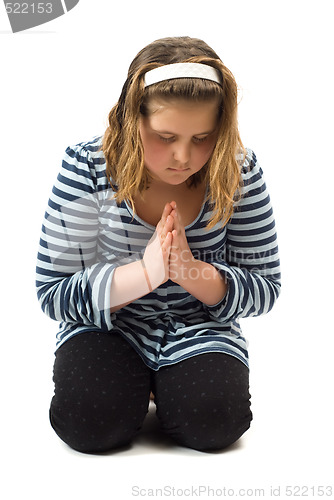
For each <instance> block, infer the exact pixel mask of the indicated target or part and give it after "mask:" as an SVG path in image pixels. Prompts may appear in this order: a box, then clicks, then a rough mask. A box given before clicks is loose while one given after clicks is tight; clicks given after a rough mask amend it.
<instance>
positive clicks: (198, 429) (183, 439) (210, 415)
mask: <svg viewBox="0 0 334 500" xmlns="http://www.w3.org/2000/svg"><path fill="white" fill-rule="evenodd" d="M162 419H163V423H162V426H163V429H164V430H165V432H166V433H167V434H169V435H170V436H171V437H172V438H173V439H174V440H175V441H176V442H178V444H180V445H182V446H186V447H188V448H193V449H196V450H199V451H214V450H222V449H224V448H227V447H228V446H230V445H231V444H233V443H234V442H236V441H237V440H238V439H239V438H240V437H241V436H242V435H243V434H244V433H245V432H246V431H247V430H248V429H249V427H250V423H251V420H252V413H251V411H250V403H249V402H247V403H246V404H245V403H244V402H241V401H224V400H223V399H219V398H205V397H204V398H201V399H199V400H198V401H197V402H196V404H193V405H185V406H184V407H182V406H181V405H178V407H174V408H172V409H169V410H168V411H167V414H165V415H164V416H163V417H162Z"/></svg>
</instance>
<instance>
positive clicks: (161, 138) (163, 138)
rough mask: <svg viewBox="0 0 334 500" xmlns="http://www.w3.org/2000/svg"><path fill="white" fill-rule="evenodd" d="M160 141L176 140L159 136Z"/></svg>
mask: <svg viewBox="0 0 334 500" xmlns="http://www.w3.org/2000/svg"><path fill="white" fill-rule="evenodd" d="M159 139H160V140H161V141H162V142H173V141H174V140H175V137H163V136H162V135H159Z"/></svg>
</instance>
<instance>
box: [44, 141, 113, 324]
mask: <svg viewBox="0 0 334 500" xmlns="http://www.w3.org/2000/svg"><path fill="white" fill-rule="evenodd" d="M91 156H92V155H91V153H90V152H89V151H88V149H85V148H84V147H83V146H81V145H77V146H74V147H68V148H67V149H66V152H65V155H64V159H63V162H62V167H61V171H60V173H59V175H58V178H57V181H56V183H55V186H54V187H53V190H52V194H51V197H50V199H49V203H48V207H47V211H46V213H45V216H44V221H43V225H42V232H41V238H40V245H39V252H38V259H37V268H36V288H37V296H38V300H39V302H40V305H41V307H42V310H43V311H44V312H45V313H46V314H47V315H48V316H49V317H50V318H52V319H55V320H58V321H65V322H73V323H80V324H84V325H95V326H97V327H98V328H101V329H102V330H110V329H111V327H112V324H111V315H110V288H111V282H112V278H113V272H114V269H115V266H114V265H112V264H110V263H106V262H98V261H97V241H98V230H99V218H98V214H99V200H98V193H97V187H96V186H97V175H96V168H95V165H94V161H93V159H92V158H91Z"/></svg>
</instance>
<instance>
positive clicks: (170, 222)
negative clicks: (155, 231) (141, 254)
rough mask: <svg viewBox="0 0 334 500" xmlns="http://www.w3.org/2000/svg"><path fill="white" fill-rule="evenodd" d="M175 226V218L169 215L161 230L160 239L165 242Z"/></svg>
mask: <svg viewBox="0 0 334 500" xmlns="http://www.w3.org/2000/svg"><path fill="white" fill-rule="evenodd" d="M173 226H174V218H173V217H172V216H171V215H168V216H167V218H166V221H165V224H164V226H163V227H162V228H161V235H160V238H161V239H162V240H164V239H165V238H166V235H167V233H168V232H169V231H172V229H173Z"/></svg>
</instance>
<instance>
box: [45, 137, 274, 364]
mask: <svg viewBox="0 0 334 500" xmlns="http://www.w3.org/2000/svg"><path fill="white" fill-rule="evenodd" d="M101 139H102V138H101V137H95V138H93V139H92V140H91V141H88V142H82V143H80V144H77V145H75V146H73V147H68V148H67V149H66V153H65V157H64V159H63V163H62V168H61V171H60V173H59V175H58V178H57V182H56V184H55V186H54V188H53V190H52V195H51V197H50V200H49V204H48V208H47V211H46V214H45V218H44V223H43V227H42V235H41V240H40V247H39V253H38V263H37V278H36V286H37V294H38V299H39V302H40V304H41V307H42V309H43V311H44V312H45V313H46V314H47V315H48V316H50V317H51V318H53V319H55V320H57V321H60V328H59V332H58V335H57V348H58V347H60V346H61V345H62V344H63V343H64V342H66V341H67V340H68V339H69V338H71V337H72V336H73V335H77V334H80V333H82V332H87V331H90V332H94V331H104V332H110V331H112V332H113V333H115V334H119V335H122V336H123V337H124V338H125V339H127V341H128V342H129V343H130V344H131V345H132V346H133V348H134V349H135V350H136V351H137V352H138V353H139V355H140V356H141V357H142V359H143V360H144V362H145V363H146V364H147V365H148V366H149V367H150V368H152V369H153V370H158V369H159V368H160V367H162V366H165V365H169V364H173V363H176V362H178V361H180V360H182V359H185V358H189V357H191V356H195V355H198V354H201V353H204V352H223V353H225V354H229V355H232V356H234V357H236V358H238V359H239V360H240V361H242V362H243V363H244V364H245V365H246V366H248V353H247V342H246V340H245V338H244V337H243V335H242V332H241V328H240V324H239V319H240V318H245V317H249V316H258V315H261V314H265V313H267V312H268V311H270V309H271V308H272V307H273V305H274V302H275V301H276V299H277V297H278V295H279V292H280V264H279V256H278V247H277V238H276V231H275V221H274V217H273V211H272V207H271V203H270V198H269V194H268V192H267V188H266V185H265V182H264V180H263V177H262V170H261V168H260V167H259V165H258V162H257V159H256V156H255V154H254V153H253V152H252V151H251V150H247V157H246V159H245V162H244V164H243V166H242V169H241V172H242V177H243V181H244V186H243V197H242V199H241V201H239V202H237V203H236V206H235V212H234V215H233V217H232V219H231V220H230V221H229V223H228V224H227V225H226V226H225V227H224V228H221V225H219V224H217V225H215V226H214V227H213V228H212V229H211V230H207V229H206V223H207V221H208V220H209V218H210V214H211V211H210V210H211V208H212V207H211V206H210V204H209V203H208V202H205V203H203V206H202V208H201V211H200V213H199V214H198V216H197V218H196V219H195V220H194V221H193V222H192V223H191V224H189V225H188V226H186V228H185V230H186V236H187V240H188V243H189V247H190V249H191V251H192V253H193V255H194V257H195V258H196V259H200V260H203V261H206V262H209V263H211V264H212V265H213V266H215V267H216V268H217V269H218V270H220V271H221V272H222V274H223V275H224V277H226V279H227V280H228V292H227V295H226V296H225V297H224V298H223V300H221V301H220V302H219V303H218V304H215V305H212V306H208V305H206V304H203V303H201V302H200V301H199V300H197V299H196V298H195V297H193V296H192V295H190V294H189V293H188V292H186V291H185V290H184V289H183V288H182V287H181V286H179V285H177V284H175V283H174V282H172V281H167V282H166V283H164V284H162V285H161V286H159V287H158V288H156V289H155V290H153V292H151V293H149V294H148V295H145V296H144V297H142V298H140V299H138V300H135V301H134V302H132V303H131V304H129V305H128V306H126V307H123V308H122V309H120V310H118V311H116V312H113V313H111V312H110V304H111V297H110V293H111V283H112V279H113V272H114V270H115V268H116V267H117V266H120V265H124V264H127V263H129V262H132V261H134V260H137V259H140V258H141V257H142V255H143V252H144V250H145V247H146V245H147V243H148V241H149V239H150V238H151V237H152V235H153V233H154V231H155V227H154V226H152V225H150V224H148V223H147V222H145V221H143V220H142V219H140V218H139V217H138V216H137V215H136V216H135V217H133V212H132V210H131V207H130V206H129V204H128V203H127V202H125V201H123V202H122V203H121V204H120V205H117V203H116V201H115V200H114V199H112V194H113V191H112V189H111V187H110V184H109V182H108V179H107V177H106V163H105V158H104V154H103V152H102V151H101V150H100V147H101Z"/></svg>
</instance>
